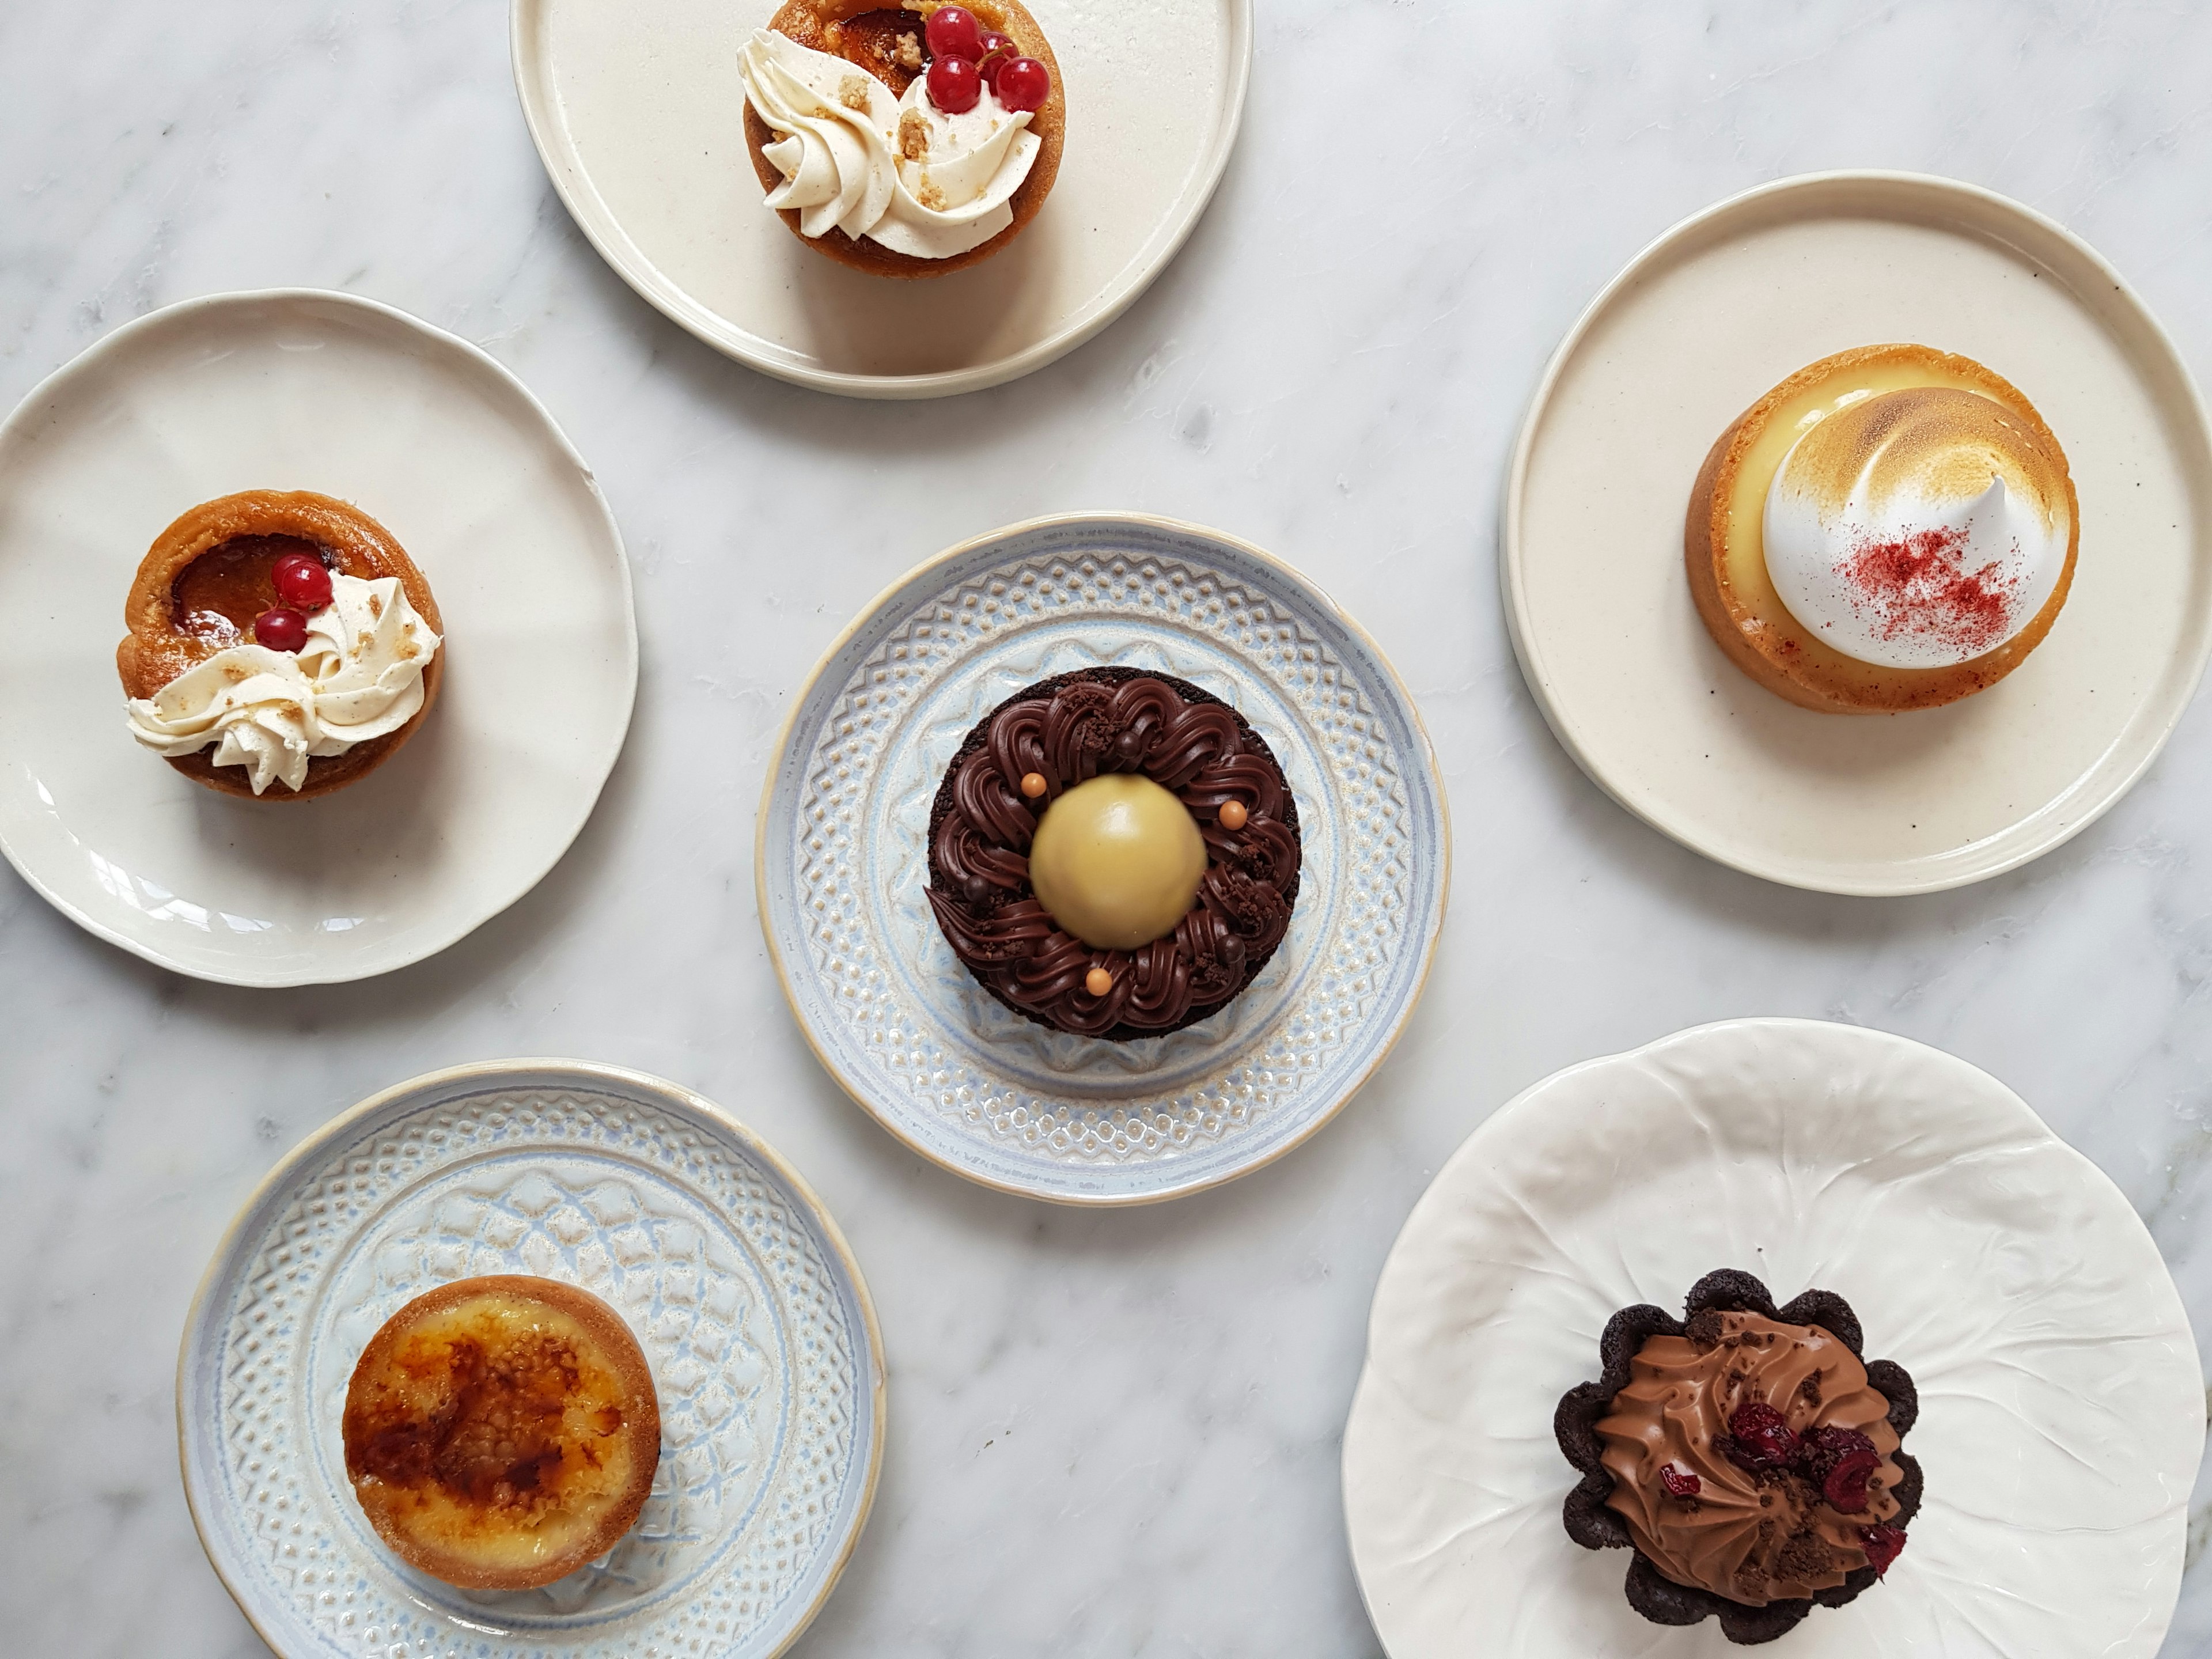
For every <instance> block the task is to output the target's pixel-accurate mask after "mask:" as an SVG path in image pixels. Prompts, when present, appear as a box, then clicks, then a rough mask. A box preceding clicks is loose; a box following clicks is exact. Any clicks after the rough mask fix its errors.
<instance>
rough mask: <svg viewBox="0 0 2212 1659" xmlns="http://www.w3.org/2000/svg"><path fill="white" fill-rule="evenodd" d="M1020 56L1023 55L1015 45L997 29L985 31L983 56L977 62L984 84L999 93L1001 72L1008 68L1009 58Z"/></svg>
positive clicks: (976, 65)
mask: <svg viewBox="0 0 2212 1659" xmlns="http://www.w3.org/2000/svg"><path fill="white" fill-rule="evenodd" d="M1020 56H1021V54H1020V53H1019V52H1016V51H1015V50H1014V43H1013V42H1012V41H1011V40H1008V39H1006V36H1005V35H1003V34H1001V33H999V32H998V30H996V29H985V30H984V31H983V55H982V56H981V57H980V58H977V59H976V60H975V67H976V68H977V69H979V70H982V71H983V84H984V85H985V86H987V87H988V88H991V89H992V90H993V91H994V92H995V91H997V90H998V86H999V71H1000V70H1002V69H1004V68H1006V60H1007V59H1008V58H1018V57H1020Z"/></svg>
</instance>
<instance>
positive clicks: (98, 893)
mask: <svg viewBox="0 0 2212 1659" xmlns="http://www.w3.org/2000/svg"><path fill="white" fill-rule="evenodd" d="M241 489H312V490H316V491H319V492H320V493H321V494H324V495H336V496H339V497H342V498H343V499H344V500H347V501H353V502H355V503H356V504H357V505H358V506H360V507H362V509H363V510H364V511H365V512H367V513H368V514H369V515H370V516H371V517H372V518H374V519H375V520H377V521H378V522H380V524H382V525H383V526H385V527H386V529H388V530H390V531H391V532H392V534H393V535H395V536H396V537H398V538H399V542H400V544H401V545H402V546H404V547H405V548H406V549H407V550H408V551H409V552H410V554H411V555H412V556H413V557H414V559H415V561H416V563H417V564H418V565H420V566H421V567H422V573H423V574H424V575H425V576H426V577H427V578H428V580H429V582H430V586H431V588H432V590H433V591H434V592H435V593H436V595H437V599H438V605H439V608H440V610H441V611H442V612H443V614H444V618H445V623H446V639H447V650H448V653H449V654H448V656H447V671H446V676H445V685H444V690H442V692H441V695H440V696H439V700H438V702H437V704H436V706H435V708H433V709H432V711H431V713H430V715H429V718H428V720H426V721H425V723H424V725H423V727H422V731H421V732H419V733H417V734H416V737H415V738H412V739H411V740H410V742H409V744H407V746H406V747H405V748H404V750H401V751H400V752H399V753H398V755H397V756H395V757H393V758H392V760H391V761H390V762H388V763H386V765H384V766H383V767H381V768H380V769H378V770H377V771H376V772H375V773H374V774H373V775H370V776H368V777H367V778H365V779H363V780H362V781H361V782H359V783H356V784H354V785H352V786H351V787H348V788H346V789H343V790H341V791H339V792H337V793H334V794H331V795H329V796H327V797H325V798H322V799H318V800H313V801H307V802H280V803H270V802H266V801H247V800H239V799H233V798H231V797H229V796H226V795H221V794H218V793H216V792H215V791H213V790H211V789H206V788H203V787H201V786H199V785H197V784H195V783H193V782H191V781H190V780H188V779H186V778H185V777H184V776H183V775H180V774H179V773H178V772H176V771H174V770H173V769H171V768H170V767H169V766H168V765H167V763H164V762H163V761H161V759H160V758H159V757H156V756H154V755H150V754H148V753H146V752H145V751H144V750H141V749H139V748H138V747H137V744H135V743H133V742H132V740H131V737H130V735H129V733H128V732H127V731H126V729H125V722H124V696H123V689H122V686H121V685H120V684H119V683H118V681H117V679H116V675H115V647H116V643H117V641H119V640H120V639H121V638H122V637H123V632H124V629H123V600H124V596H125V593H127V592H129V591H130V586H131V577H132V575H133V574H134V573H135V572H136V571H137V568H138V562H139V560H140V559H142V558H143V557H144V556H145V553H146V550H147V548H148V547H149V545H150V544H152V542H153V540H154V538H155V536H157V535H159V534H160V533H161V531H162V530H163V529H164V528H165V527H166V526H167V525H168V524H169V523H170V521H171V520H173V519H175V518H176V517H177V515H178V514H179V513H182V512H184V511H185V509H186V508H187V507H192V506H194V505H196V504H197V503H199V502H201V501H210V500H212V499H213V498H215V497H216V496H219V495H229V494H232V493H233V492H234V491H237V490H241ZM0 614H4V615H5V616H7V617H9V619H10V620H9V649H8V650H7V652H6V653H0V767H4V769H0V849H4V850H5V851H6V853H7V854H8V857H9V860H10V861H11V862H12V863H13V864H14V865H15V868H16V869H17V870H19V871H20V872H22V875H23V878H24V879H25V880H27V881H28V882H29V883H30V884H31V885H32V886H33V887H34V888H36V889H37V890H39V892H40V894H42V895H43V896H45V897H46V899H47V900H48V901H50V902H52V904H53V905H54V906H55V907H56V908H58V909H59V910H61V911H62V912H63V913H64V915H67V916H69V917H70V919H71V920H72V921H76V922H78V923H79V924H81V925H82V926H83V927H87V928H88V929H90V930H91V931H92V932H93V933H97V934H99V935H100V937H101V938H102V939H109V940H112V941H113V942H114V943H115V944H118V945H122V946H123V947H124V948H125V950H128V951H136V952H137V954H138V955H140V956H142V957H145V958H147V960H149V962H156V963H161V966H163V967H165V968H170V969H175V970H176V971H177V972H179V973H181V974H191V975H194V976H196V977H197V978H200V979H211V980H221V981H226V982H228V983H230V984H234V985H299V984H309V983H323V982H327V981H335V980H350V979H361V978H363V977H366V976H367V975H371V974H380V973H384V972H386V971H388V970H389V969H394V968H398V967H402V966H404V965H405V964H406V963H410V962H415V961H417V960H419V959H420V958H422V957H426V956H428V955H429V954H430V953H431V952H433V951H440V950H443V949H444V948H445V947H446V946H447V945H451V944H452V943H453V941H454V940H455V939H459V938H460V937H461V936H462V935H463V934H465V933H468V932H469V931H470V930H471V928H473V927H477V925H478V924H479V923H481V922H483V921H485V920H486V919H487V918H488V917H490V916H493V915H497V914H498V913H499V912H500V911H501V910H503V909H505V908H507V906H508V905H510V904H512V903H513V902H514V901H515V900H516V899H518V898H520V897H521V896H522V895H523V894H525V893H526V892H528V891H529V890H530V889H531V888H532V887H533V886H535V885H536V884H537V883H538V879H539V878H540V877H542V876H544V873H545V872H547V871H548V870H549V869H550V868H551V867H552V866H553V864H554V862H555V861H556V860H558V859H559V858H560V856H561V854H562V852H564V851H565V850H566V849H567V848H568V843H569V842H571V841H573V840H574V838H575V836H576V832H577V831H578V830H579V829H581V828H582V827H583V824H584V820H585V819H586V818H587V817H590V816H591V811H592V804H593V803H594V802H595V801H596V800H597V799H599V787H600V786H601V785H602V784H603V783H605V781H606V776H607V774H608V772H609V771H610V770H611V769H612V768H613V766H614V763H615V757H616V756H617V754H618V753H620V752H621V750H622V744H623V733H624V732H626V731H627V730H628V729H629V709H630V700H631V697H632V696H633V695H634V694H635V690H636V687H637V631H636V626H635V622H634V621H633V619H632V617H631V611H630V592H629V566H628V565H627V564H626V563H625V562H624V561H623V547H622V537H621V533H620V532H618V531H617V529H616V528H615V522H614V518H613V516H612V514H611V513H609V512H608V511H607V505H606V502H605V500H604V499H603V498H602V497H601V496H600V495H599V486H598V485H597V484H595V483H592V475H591V472H590V471H589V470H588V469H586V466H585V465H584V464H583V462H582V460H581V459H580V458H579V457H578V456H577V454H576V453H575V451H574V450H573V449H571V448H570V447H568V441H567V440H566V439H565V438H563V437H562V435H561V432H560V429H559V428H557V427H556V426H555V425H554V424H553V422H552V418H551V417H550V416H548V415H547V414H546V412H545V410H544V408H543V407H542V406H540V405H539V404H538V401H537V400H536V399H535V398H532V396H531V395H530V393H529V392H527V391H526V390H525V389H524V388H523V386H522V385H521V383H520V381H518V380H515V379H514V377H513V375H511V374H508V373H507V371H506V370H505V369H503V368H501V367H500V366H499V365H498V364H497V363H495V362H493V361H492V360H491V359H490V358H489V357H487V356H484V354H483V352H481V351H478V350H477V349H476V348H475V347H474V346H471V345H470V344H468V343H466V342H465V341H462V340H458V339H456V338H454V337H453V336H452V335H450V334H446V333H442V332H441V331H438V330H436V329H434V328H431V327H429V326H428V325H426V324H423V323H421V322H418V321H416V319H413V318H411V317H409V316H407V315H405V314H404V313H400V312H397V311H393V310H392V309H390V308H389V307H384V306H380V305H377V304H375V303H374V302H373V301H367V300H361V299H356V298H354V297H353V296H352V295H343V294H319V293H312V292H298V291H292V292H275V293H266V294H230V295H216V296H214V297H212V298H210V299H205V300H193V301H186V302H185V303H184V304H182V305H176V306H172V307H169V308H168V309H167V310H165V311H158V312H155V313H154V314H153V315H151V316H149V317H145V318H142V319H139V320H138V321H137V322H133V323H128V324H125V325H124V326H123V327H121V328H119V329H118V330H116V331H114V332H113V333H112V334H110V335H109V336H108V337H106V339H104V340H102V341H100V343H99V344H97V345H95V346H94V347H93V348H92V349H90V350H88V351H87V352H86V353H85V354H84V355H83V356H81V357H79V358H77V359H76V362H72V363H70V364H69V365H68V366H67V367H66V368H63V369H62V370H60V371H59V372H58V374H55V375H53V376H52V378H51V379H49V380H46V383H45V384H43V385H42V386H40V387H39V388H38V389H37V390H36V391H34V392H32V393H31V395H30V396H29V397H28V398H25V399H24V400H23V403H22V404H21V406H20V407H19V408H18V409H17V410H15V414H14V415H12V416H9V420H8V422H7V424H6V425H5V426H4V427H0ZM518 688H524V689H526V693H525V692H522V691H519V690H518ZM525 694H526V697H527V707H526V708H525V707H521V706H519V705H518V703H517V702H516V698H517V696H518V695H525ZM280 787H281V786H280Z"/></svg>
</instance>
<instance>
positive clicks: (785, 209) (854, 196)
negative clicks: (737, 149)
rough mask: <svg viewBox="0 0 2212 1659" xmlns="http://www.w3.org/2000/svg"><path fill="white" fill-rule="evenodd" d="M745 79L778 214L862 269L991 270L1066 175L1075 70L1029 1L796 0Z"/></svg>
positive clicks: (756, 156)
mask: <svg viewBox="0 0 2212 1659" xmlns="http://www.w3.org/2000/svg"><path fill="white" fill-rule="evenodd" d="M738 78H739V80H740V81H741V82H743V84H744V126H745V143H746V148H747V149H748V151H749V152H750V155H751V156H752V162H753V170H754V172H755V173H757V174H758V175H759V178H760V182H761V185H762V187H763V189H765V190H766V191H768V199H767V205H768V206H769V208H771V209H773V210H775V212H776V214H777V215H778V216H780V217H781V219H782V220H783V222H784V223H785V224H786V225H787V226H788V227H789V228H791V230H792V231H793V234H796V235H797V236H798V237H799V240H801V241H803V242H805V244H806V246H809V247H811V248H812V249H814V250H815V251H816V252H819V253H823V254H827V255H828V256H829V258H833V259H835V260H836V261H837V262H838V263H839V264H844V265H849V266H851V267H852V268H853V269H854V270H864V271H867V272H869V273H870V274H871V275H873V276H943V275H945V273H947V272H949V271H954V270H963V269H965V268H966V267H967V266H969V265H972V264H977V263H979V262H980V261H981V260H984V259H987V258H991V257H992V256H993V255H994V254H995V253H998V252H1000V251H1001V250H1002V249H1004V248H1005V247H1006V246H1007V245H1008V244H1009V243H1011V242H1012V240H1014V239H1015V238H1016V237H1017V236H1018V235H1020V234H1022V232H1023V230H1024V228H1026V227H1027V226H1028V225H1029V223H1030V221H1031V220H1032V219H1034V218H1035V217H1036V213H1037V210H1038V209H1039V208H1041V207H1042V206H1043V205H1044V198H1045V197H1046V196H1047V195H1048V194H1049V193H1050V192H1051V190H1052V185H1053V180H1054V179H1055V178H1057V177H1058V176H1059V173H1060V143H1061V139H1062V137H1063V134H1064V133H1065V131H1066V124H1067V101H1066V95H1065V94H1063V92H1062V91H1061V89H1060V63H1059V60H1058V59H1056V58H1054V56H1053V55H1052V46H1051V45H1050V43H1049V42H1048V41H1047V40H1046V39H1045V37H1044V31H1043V30H1042V28H1040V27H1038V25H1037V21H1036V18H1034V17H1032V16H1031V15H1030V14H1029V12H1028V10H1027V9H1025V8H1024V6H1023V5H1022V4H1021V3H1020V0H972V4H970V5H957V6H956V5H945V4H942V3H940V0H904V3H903V4H900V3H896V0H895V3H892V4H890V5H884V4H881V3H878V0H787V4H785V5H784V6H783V8H782V9H781V10H779V11H778V12H777V13H776V14H775V15H774V16H773V17H771V18H769V21H768V26H767V27H765V28H763V29H760V30H758V31H757V32H756V33H754V35H753V37H752V39H751V40H750V41H748V42H747V43H746V45H745V46H744V49H743V51H742V52H740V53H739V54H738Z"/></svg>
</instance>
